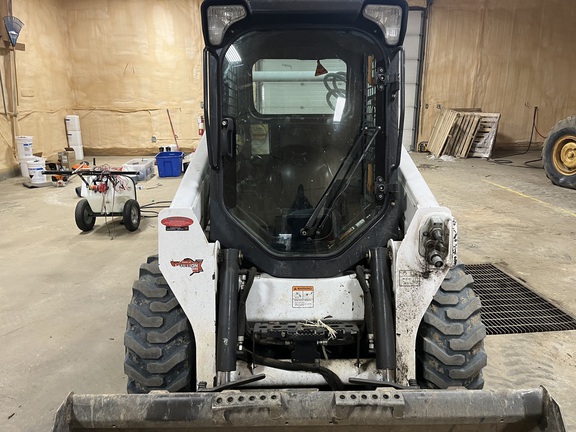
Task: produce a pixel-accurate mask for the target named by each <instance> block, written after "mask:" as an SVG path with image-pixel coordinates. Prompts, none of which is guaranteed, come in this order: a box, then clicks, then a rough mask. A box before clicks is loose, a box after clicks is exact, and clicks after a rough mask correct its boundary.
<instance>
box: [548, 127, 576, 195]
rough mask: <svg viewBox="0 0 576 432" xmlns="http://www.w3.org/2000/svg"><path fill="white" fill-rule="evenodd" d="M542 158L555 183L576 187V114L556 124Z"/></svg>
mask: <svg viewBox="0 0 576 432" xmlns="http://www.w3.org/2000/svg"><path fill="white" fill-rule="evenodd" d="M542 160H543V162H544V170H545V171H546V175H547V176H548V178H549V179H550V180H551V181H552V183H554V184H555V185H558V186H562V187H565V188H571V189H576V116H571V117H568V118H566V119H564V120H562V121H560V122H558V123H557V124H556V126H554V127H553V128H552V129H551V130H550V133H549V134H548V137H547V138H546V140H545V141H544V148H543V149H542Z"/></svg>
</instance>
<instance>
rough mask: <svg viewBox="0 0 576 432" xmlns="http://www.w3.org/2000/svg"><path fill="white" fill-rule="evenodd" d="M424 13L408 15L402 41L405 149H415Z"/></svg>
mask: <svg viewBox="0 0 576 432" xmlns="http://www.w3.org/2000/svg"><path fill="white" fill-rule="evenodd" d="M423 17H424V11H422V10H411V11H410V13H409V14H408V29H407V31H406V39H405V41H404V49H405V51H406V72H405V73H406V76H405V80H406V112H405V116H404V135H403V139H402V144H403V145H404V147H405V148H406V149H415V148H416V137H417V136H418V134H417V133H416V127H417V125H418V122H417V119H418V94H419V92H420V64H421V49H420V47H421V45H422V19H423Z"/></svg>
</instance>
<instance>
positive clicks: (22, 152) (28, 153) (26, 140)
mask: <svg viewBox="0 0 576 432" xmlns="http://www.w3.org/2000/svg"><path fill="white" fill-rule="evenodd" d="M33 141H34V137H31V136H17V137H16V147H17V148H18V160H20V159H24V158H27V157H32V156H34V154H33V153H34V150H33V149H32V144H33Z"/></svg>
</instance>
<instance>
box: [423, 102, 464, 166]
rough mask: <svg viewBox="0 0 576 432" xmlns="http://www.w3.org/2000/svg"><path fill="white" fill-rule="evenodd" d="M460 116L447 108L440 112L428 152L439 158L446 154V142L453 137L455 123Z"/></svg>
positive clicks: (429, 142)
mask: <svg viewBox="0 0 576 432" xmlns="http://www.w3.org/2000/svg"><path fill="white" fill-rule="evenodd" d="M459 116H460V113H458V112H456V111H454V110H451V109H447V108H444V109H443V110H442V111H441V112H440V115H439V116H438V118H437V119H436V123H434V127H433V128H432V134H431V135H430V140H429V141H428V151H430V153H432V154H433V155H434V156H436V157H438V156H441V155H443V154H444V148H445V147H446V141H447V140H448V138H449V137H450V136H451V132H452V129H453V126H454V122H455V120H456V119H457V118H458V117H459Z"/></svg>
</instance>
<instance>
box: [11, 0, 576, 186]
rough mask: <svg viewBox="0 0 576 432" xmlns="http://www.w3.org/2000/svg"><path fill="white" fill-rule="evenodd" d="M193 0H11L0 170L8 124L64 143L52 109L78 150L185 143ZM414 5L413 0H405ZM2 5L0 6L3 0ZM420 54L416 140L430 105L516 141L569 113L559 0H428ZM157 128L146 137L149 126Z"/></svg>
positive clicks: (192, 110) (566, 7)
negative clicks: (489, 121)
mask: <svg viewBox="0 0 576 432" xmlns="http://www.w3.org/2000/svg"><path fill="white" fill-rule="evenodd" d="M200 2H201V1H200V0H123V1H112V0H75V1H68V0H13V13H14V15H15V16H17V17H18V18H20V19H21V20H22V21H23V22H24V24H25V26H24V28H23V30H22V32H21V34H20V38H19V40H18V42H21V43H23V44H25V46H26V48H25V51H16V52H15V59H16V67H15V68H14V71H15V74H16V76H17V81H16V82H14V83H12V82H11V81H10V79H9V78H10V74H11V71H12V65H11V60H10V59H11V56H10V55H9V54H8V52H7V51H5V50H4V51H1V50H0V71H1V72H2V78H3V82H4V84H5V97H6V99H7V101H8V102H10V97H11V94H12V89H14V91H15V96H16V97H17V102H18V105H17V107H16V109H15V111H16V112H17V117H16V119H17V120H16V121H14V122H13V124H12V122H11V114H10V111H11V110H14V109H13V108H12V107H11V106H10V104H8V106H7V110H8V111H9V112H8V114H7V115H4V109H3V107H2V106H0V177H1V176H2V175H5V174H6V173H7V172H13V173H15V172H17V171H16V170H17V164H16V162H17V160H16V158H15V157H14V149H13V134H21V135H32V136H34V150H35V151H36V152H42V153H43V154H44V155H45V156H51V155H54V154H55V153H56V152H58V151H59V150H61V149H62V148H64V147H65V146H66V143H67V142H66V132H65V127H64V117H65V116H66V115H67V114H78V115H79V116H80V121H81V127H82V138H83V143H84V148H85V153H86V154H88V155H91V154H125V155H131V154H139V155H146V154H148V155H149V154H154V153H155V152H156V151H157V148H158V146H161V145H165V144H171V143H173V142H174V139H173V137H172V131H171V129H170V124H169V122H168V116H167V113H166V109H169V110H170V114H171V116H172V120H173V124H174V128H175V131H176V133H177V135H178V142H179V143H180V144H181V146H182V147H183V148H184V149H186V150H190V149H192V148H194V147H195V146H196V145H197V143H198V141H199V136H198V131H197V122H196V118H197V116H198V115H199V114H201V108H200V103H201V100H202V59H201V55H202V54H201V53H202V47H203V43H202V35H201V27H200V19H199V5H200ZM409 3H410V5H411V6H416V7H423V6H425V5H426V1H425V0H410V1H409ZM4 8H5V5H4ZM429 12H430V21H429V28H428V32H427V49H426V59H425V64H424V76H423V86H422V88H423V94H422V111H421V122H420V130H419V141H422V140H426V139H428V137H429V134H430V130H431V128H432V125H433V123H434V121H435V119H436V117H437V115H438V113H439V108H440V107H443V106H444V107H454V108H463V107H468V108H482V110H484V111H487V112H488V111H495V112H500V113H502V120H501V123H500V128H499V135H498V139H497V141H498V143H499V144H502V143H513V142H523V141H527V140H528V139H529V137H530V131H531V126H532V116H533V112H534V108H535V107H538V108H539V111H538V113H539V114H538V127H539V130H540V131H541V132H543V133H547V131H548V130H549V128H550V127H551V126H552V125H553V124H554V123H556V122H557V121H558V120H560V119H562V118H564V117H566V116H568V115H569V114H574V113H576V80H574V79H573V77H574V73H573V71H574V70H575V69H576V56H575V55H574V46H573V45H574V38H573V35H572V30H571V29H572V27H573V23H574V22H575V21H576V3H575V2H572V1H570V2H567V1H565V0H546V1H542V0H434V2H433V3H432V6H431V8H430V11H429ZM152 136H156V137H157V138H158V142H157V143H152V142H151V137H152Z"/></svg>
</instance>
